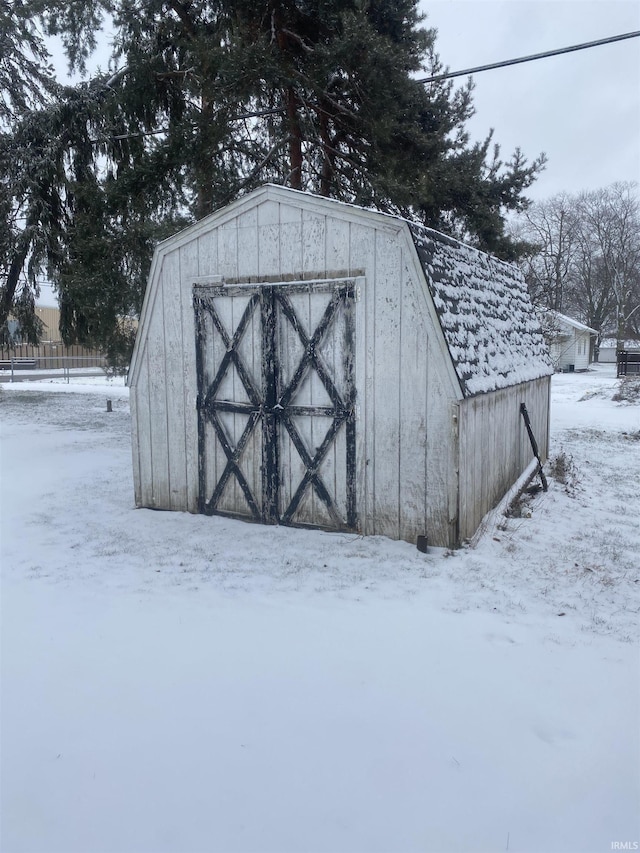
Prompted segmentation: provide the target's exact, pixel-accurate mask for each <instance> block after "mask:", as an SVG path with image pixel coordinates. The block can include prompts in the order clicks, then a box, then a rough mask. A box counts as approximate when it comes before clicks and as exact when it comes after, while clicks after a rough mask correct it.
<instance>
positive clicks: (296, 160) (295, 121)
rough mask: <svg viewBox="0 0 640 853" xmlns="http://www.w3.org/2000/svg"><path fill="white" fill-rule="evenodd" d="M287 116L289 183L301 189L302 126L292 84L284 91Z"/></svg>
mask: <svg viewBox="0 0 640 853" xmlns="http://www.w3.org/2000/svg"><path fill="white" fill-rule="evenodd" d="M286 102H287V117H288V119H289V165H290V171H289V185H290V186H291V187H292V188H293V189H294V190H301V189H302V128H301V127H300V116H299V115H298V97H297V95H296V93H295V90H294V89H293V87H292V86H289V88H288V89H287V93H286Z"/></svg>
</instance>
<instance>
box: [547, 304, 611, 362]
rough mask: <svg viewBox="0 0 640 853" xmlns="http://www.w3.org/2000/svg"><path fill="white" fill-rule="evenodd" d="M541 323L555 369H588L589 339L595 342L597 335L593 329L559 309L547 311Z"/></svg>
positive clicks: (589, 357)
mask: <svg viewBox="0 0 640 853" xmlns="http://www.w3.org/2000/svg"><path fill="white" fill-rule="evenodd" d="M542 325H543V331H544V332H545V335H546V337H547V340H548V342H549V349H550V356H551V363H552V364H553V366H554V368H555V370H558V371H565V372H566V371H573V370H587V369H588V367H589V365H590V363H591V361H592V355H591V353H592V350H593V347H592V346H591V341H592V338H593V339H594V343H595V339H596V338H597V336H598V332H597V331H596V330H595V329H592V328H590V327H589V326H585V325H584V323H580V322H579V321H578V320H574V319H573V317H567V316H566V315H565V314H560V312H559V311H547V312H546V314H545V318H544V319H543V322H542Z"/></svg>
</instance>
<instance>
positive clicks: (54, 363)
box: [0, 342, 106, 370]
mask: <svg viewBox="0 0 640 853" xmlns="http://www.w3.org/2000/svg"><path fill="white" fill-rule="evenodd" d="M12 360H13V363H14V367H15V369H21V367H22V369H29V368H37V369H38V370H59V369H62V368H67V369H72V370H73V369H75V368H80V367H104V366H105V364H106V360H105V357H104V355H103V354H102V353H100V352H97V351H96V350H93V349H88V348H87V347H83V346H70V347H67V346H65V345H64V344H63V343H62V342H56V343H41V344H39V345H38V346H34V345H33V344H16V345H15V346H11V347H0V367H2V368H3V369H5V370H6V369H7V368H9V367H10V366H11V362H12ZM34 362H35V363H34Z"/></svg>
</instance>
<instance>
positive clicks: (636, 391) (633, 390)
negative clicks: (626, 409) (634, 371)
mask: <svg viewBox="0 0 640 853" xmlns="http://www.w3.org/2000/svg"><path fill="white" fill-rule="evenodd" d="M611 399H612V400H615V402H616V403H640V376H624V377H623V378H622V379H621V380H620V382H619V383H618V390H617V391H616V393H615V394H614V395H613V397H612V398H611Z"/></svg>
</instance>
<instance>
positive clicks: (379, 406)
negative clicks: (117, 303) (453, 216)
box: [129, 187, 548, 546]
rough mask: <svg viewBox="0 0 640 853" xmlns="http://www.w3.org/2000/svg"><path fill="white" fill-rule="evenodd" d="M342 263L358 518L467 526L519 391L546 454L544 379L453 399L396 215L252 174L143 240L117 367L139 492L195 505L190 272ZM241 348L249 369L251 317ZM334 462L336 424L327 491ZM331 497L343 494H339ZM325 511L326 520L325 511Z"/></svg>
mask: <svg viewBox="0 0 640 853" xmlns="http://www.w3.org/2000/svg"><path fill="white" fill-rule="evenodd" d="M345 276H349V277H357V278H358V281H359V286H358V289H359V291H360V295H359V298H358V299H357V301H356V302H355V305H354V311H355V384H356V389H357V400H356V402H357V413H358V414H357V424H356V504H357V513H358V519H359V529H360V530H361V531H362V532H363V533H365V534H382V535H386V536H390V537H392V538H400V539H406V540H408V541H415V538H416V536H417V535H418V534H425V533H426V534H427V536H428V538H429V541H430V542H431V543H432V544H436V545H443V546H446V545H454V544H456V542H457V541H459V538H460V536H462V537H464V536H468V535H471V533H472V532H473V530H471V529H470V528H471V525H472V524H473V523H474V520H475V519H479V518H481V517H482V515H483V514H484V512H486V508H488V507H489V506H490V505H491V503H492V502H493V503H495V501H496V500H497V499H498V498H499V497H500V494H498V492H499V490H500V489H501V488H502V490H503V491H504V490H505V489H506V488H507V487H508V486H509V485H511V483H512V482H513V481H514V480H515V479H516V478H517V476H518V475H519V474H520V472H521V470H522V468H523V467H524V465H526V463H527V462H528V460H529V458H530V454H527V452H526V447H525V445H524V439H523V435H524V437H525V438H526V433H524V431H523V425H522V424H521V423H520V420H519V418H520V415H519V404H520V402H521V401H524V402H526V404H527V406H528V407H529V410H530V413H531V416H532V420H533V422H534V429H537V430H538V432H539V433H540V435H539V438H538V440H539V442H540V443H541V447H543V448H544V451H545V452H546V434H547V429H548V422H547V420H546V419H547V417H548V399H547V400H546V401H545V402H544V415H543V414H542V400H541V397H540V395H541V394H542V396H544V394H543V393H542V391H540V389H541V388H543V389H544V393H547V389H548V381H547V380H543V381H539V382H538V383H533V384H532V383H527V384H526V386H523V388H522V390H513V389H504V390H503V391H500V392H494V393H491V394H485V395H480V396H478V397H473V398H470V399H468V400H463V395H462V391H461V388H460V383H459V381H458V378H457V376H456V373H455V369H454V367H453V364H452V361H451V358H450V356H449V352H448V349H447V345H446V342H445V339H444V336H443V333H442V329H441V326H440V323H439V320H438V316H437V313H436V310H435V307H434V304H433V300H432V298H431V296H430V293H429V291H428V288H427V284H426V281H425V278H424V273H423V270H422V268H421V266H420V263H419V260H418V257H417V255H416V251H415V247H414V245H413V242H412V240H411V237H410V234H409V230H408V227H407V225H406V224H405V223H403V222H402V221H401V220H396V219H392V218H389V217H385V216H384V215H382V214H376V213H372V212H371V211H365V210H361V209H359V208H352V207H348V206H344V205H337V204H336V203H334V202H332V201H330V200H327V199H322V198H317V197H313V196H309V195H306V194H301V193H294V192H292V191H289V190H285V189H283V188H278V187H264V188H262V189H261V190H259V191H256V192H254V193H252V194H251V195H250V196H247V197H245V198H243V199H240V200H239V201H237V202H235V203H234V204H232V205H230V206H229V207H228V208H225V209H224V210H222V211H219V212H218V213H215V214H212V215H211V216H209V217H207V218H206V219H204V220H202V221H201V222H199V223H196V224H195V225H193V226H191V227H190V228H188V229H186V230H184V231H183V232H181V233H180V234H177V235H176V236H174V237H172V238H171V239H170V240H168V241H165V242H164V243H163V244H161V245H160V246H159V247H158V250H157V251H156V255H155V257H154V261H153V264H152V269H151V273H150V278H149V286H148V290H147V294H146V296H145V302H144V306H143V310H142V315H141V322H140V332H139V336H138V340H137V342H136V348H135V351H134V357H133V360H132V366H131V370H130V379H129V384H130V387H131V399H132V414H133V421H134V424H133V444H134V450H133V453H134V483H135V498H136V503H137V505H139V506H148V507H155V508H159V509H182V510H188V511H190V512H196V511H197V509H198V458H197V447H198V426H197V410H196V395H197V383H196V366H195V321H194V310H193V298H192V288H193V285H194V283H195V282H196V281H197V282H199V283H201V284H202V283H203V282H206V281H210V282H216V283H220V282H221V281H222V282H225V283H228V284H238V283H247V284H249V283H259V282H260V281H261V280H265V279H269V280H270V281H271V282H274V281H281V282H286V281H294V280H302V279H323V280H327V279H339V278H342V277H345ZM302 301H303V299H302V298H298V301H297V304H296V309H297V310H299V311H300V312H301V314H303V315H305V316H306V317H307V322H308V323H309V327H308V328H309V330H311V331H312V330H313V326H314V324H315V323H317V321H318V319H319V313H318V312H320V314H321V312H322V305H321V303H313V304H312V301H308V304H307V305H306V307H305V306H303V305H302V304H300V303H301V302H302ZM225 311H226V315H225V322H226V323H227V324H228V325H227V328H228V330H229V331H230V332H232V331H233V330H234V329H235V327H236V326H237V323H238V321H239V318H240V315H241V313H242V305H241V301H240V300H237V301H234V300H232V299H231V298H230V299H229V304H228V306H227V307H226V308H225ZM336 334H339V331H335V332H333V333H332V336H329V337H328V339H327V340H326V341H325V342H324V344H323V357H324V358H325V359H326V360H328V361H332V363H333V364H334V366H335V359H340V358H341V357H342V356H341V352H340V346H339V342H338V341H337V340H336V339H335V335H336ZM211 339H212V341H214V343H212V345H211V350H210V351H209V352H208V355H207V358H208V364H207V373H208V375H209V376H210V377H212V376H213V375H214V371H215V369H216V364H218V363H219V360H220V358H221V357H222V355H223V354H222V353H221V352H216V351H215V347H216V345H217V344H216V343H215V340H216V337H215V335H212V336H211ZM243 346H244V347H245V350H244V351H243V356H244V358H245V360H246V362H247V364H250V365H252V368H251V369H252V370H253V371H256V374H258V373H259V359H260V352H259V343H258V342H257V333H256V332H255V330H254V331H253V332H252V334H251V335H250V336H247V339H246V344H244V343H243ZM252 347H253V351H251V348H252ZM298 355H299V354H298ZM281 358H282V368H283V370H285V371H289V372H291V371H293V370H295V366H296V343H295V341H294V340H293V338H292V339H291V341H289V343H288V345H287V347H286V353H282V354H281ZM230 381H231V387H230V388H229V394H230V395H236V396H237V398H238V399H241V393H242V389H241V387H240V386H241V383H239V382H238V381H235V384H234V380H233V378H232V379H231V380H230ZM533 385H535V387H536V388H537V389H538V390H537V391H533V390H532V389H533ZM529 386H531V387H529ZM300 394H301V395H303V397H304V399H305V400H308V401H310V402H312V403H318V402H320V401H321V400H322V398H323V395H324V394H325V391H324V388H323V387H322V385H321V383H320V382H319V380H318V378H317V376H316V375H315V374H312V375H310V376H309V377H308V378H307V380H306V382H305V383H304V385H303V387H302V388H301V389H300ZM532 394H533V397H532V396H531V395H532ZM238 395H240V396H238ZM539 398H540V399H539ZM538 404H540V405H538ZM513 411H515V417H513V416H512V412H513ZM536 418H538V420H536ZM243 420H244V419H243V417H242V416H239V415H233V414H231V415H229V420H228V423H227V427H228V430H229V432H230V434H231V435H232V436H233V437H234V439H236V440H237V438H238V437H239V435H240V433H241V431H242V428H243ZM209 429H211V427H209ZM301 429H305V430H307V433H306V434H305V440H306V441H307V442H308V443H309V446H310V447H312V446H314V445H315V443H317V441H318V440H321V437H320V438H319V439H318V436H320V434H321V433H322V434H323V425H321V424H320V423H319V422H317V423H316V424H313V423H306V424H304V425H302V426H301ZM316 433H317V435H316ZM258 435H259V430H257V431H256V436H258ZM256 442H257V438H256ZM214 444H215V442H214ZM260 452H261V451H260V447H259V445H258V443H256V446H255V447H252V448H251V452H250V453H249V454H248V455H247V460H248V461H247V462H246V465H247V466H249V467H248V468H247V469H246V470H244V469H243V470H244V473H245V476H247V479H248V480H249V481H250V482H251V483H253V484H257V482H258V480H259V478H260V470H259V468H260ZM280 452H281V456H282V459H283V486H282V488H283V489H284V490H285V491H286V492H287V493H288V494H291V492H292V491H293V490H294V489H295V486H296V482H297V481H299V478H300V476H301V466H300V462H299V458H298V456H297V453H296V452H295V451H292V450H291V446H290V441H289V440H288V438H287V437H286V436H285V437H281V448H280ZM249 460H250V461H249ZM342 460H344V434H342V435H341V436H340V438H339V440H338V442H337V445H336V447H335V448H334V449H333V450H332V452H331V453H330V455H329V457H328V458H327V460H326V461H325V463H324V464H323V468H322V475H323V477H326V478H327V479H328V480H330V481H331V482H332V483H333V484H334V487H335V490H336V493H339V492H340V489H341V488H342V489H343V486H341V485H340V484H341V483H343V482H344V476H343V473H344V472H343V471H341V468H340V466H341V465H343V464H344V463H343V461H342ZM224 464H225V459H224V454H222V451H220V452H219V455H218V457H217V458H214V459H212V460H211V463H210V469H209V471H208V472H207V481H208V484H209V485H210V484H211V483H213V482H215V480H216V477H218V476H219V475H220V473H221V471H222V469H223V468H224ZM458 469H460V474H458ZM459 479H460V483H461V486H460V490H459ZM339 499H340V500H344V499H345V496H344V494H341V496H340V498H339ZM243 502H244V498H243V497H242V494H241V490H240V489H239V488H238V486H237V484H236V481H235V478H231V482H230V485H229V488H228V493H225V507H228V508H229V509H230V510H231V511H237V512H242V505H243ZM307 504H308V505H307V506H304V507H301V509H300V518H299V519H298V520H301V521H305V513H308V518H309V519H312V520H314V523H318V524H322V523H323V519H322V512H323V507H322V505H319V504H321V502H319V501H318V500H317V498H316V497H315V496H314V495H311V494H310V495H309V497H308V498H307ZM459 505H460V510H459ZM324 521H325V522H327V524H328V526H330V524H329V521H330V520H327V519H324Z"/></svg>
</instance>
